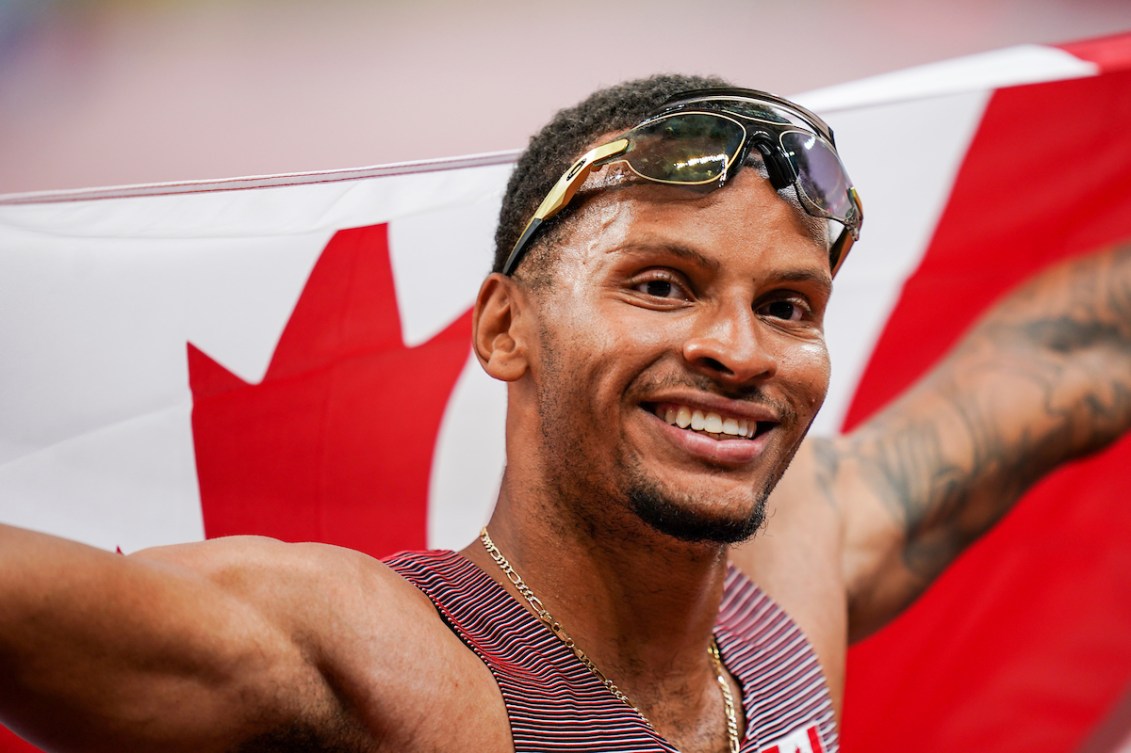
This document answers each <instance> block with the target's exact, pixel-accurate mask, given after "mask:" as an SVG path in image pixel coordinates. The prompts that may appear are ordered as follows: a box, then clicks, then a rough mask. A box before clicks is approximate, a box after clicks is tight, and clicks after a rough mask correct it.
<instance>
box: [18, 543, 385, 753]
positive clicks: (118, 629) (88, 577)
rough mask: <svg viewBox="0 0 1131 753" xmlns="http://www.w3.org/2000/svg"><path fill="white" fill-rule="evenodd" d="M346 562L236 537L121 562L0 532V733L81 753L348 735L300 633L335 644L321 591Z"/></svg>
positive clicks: (317, 655)
mask: <svg viewBox="0 0 1131 753" xmlns="http://www.w3.org/2000/svg"><path fill="white" fill-rule="evenodd" d="M304 547H305V548H304ZM343 557H344V558H345V560H348V561H352V559H354V558H360V557H361V555H353V554H352V553H351V554H339V553H337V550H333V551H331V550H329V548H325V547H316V546H314V545H303V546H290V545H283V544H280V543H278V542H273V541H268V540H262V539H247V538H243V539H228V540H221V541H218V542H208V543H204V544H197V545H186V546H180V547H170V548H164V549H157V550H150V551H147V552H142V553H139V554H138V555H134V556H130V557H124V556H121V555H115V554H111V553H108V552H104V551H101V550H97V549H93V548H91V547H87V546H84V545H82V544H77V543H74V542H69V541H64V540H61V539H57V538H54V537H51V536H45V535H42V534H37V533H32V532H30V531H23V530H19V529H14V528H8V527H4V526H0V678H3V680H2V681H0V721H2V722H3V723H5V724H7V725H8V726H10V727H12V728H13V729H14V730H16V731H17V732H19V733H20V734H22V735H24V736H26V737H28V738H29V739H31V740H33V741H35V742H37V743H38V744H39V745H41V746H44V747H47V748H48V749H50V750H75V751H84V752H88V751H103V750H104V751H115V752H116V753H120V752H121V751H125V750H155V751H156V750H160V751H178V750H184V751H227V750H237V749H239V745H240V744H246V745H250V746H252V747H251V748H249V749H256V748H255V747H254V746H255V745H256V744H257V743H256V741H257V740H258V741H260V742H262V741H265V740H268V739H273V738H278V739H280V740H281V739H282V738H285V737H287V736H290V737H291V738H292V739H294V740H305V741H306V743H307V748H308V749H311V750H314V749H322V748H321V747H318V746H317V745H316V743H317V742H318V741H319V740H320V739H321V738H325V737H327V736H330V737H333V738H334V742H335V743H338V744H341V743H344V742H346V741H348V740H350V739H358V736H359V735H360V732H359V729H360V728H359V726H358V724H357V723H356V720H354V719H352V718H351V717H350V716H348V715H347V714H346V712H345V711H344V710H343V706H342V704H341V703H340V702H339V700H338V699H337V696H336V694H335V691H334V689H333V688H332V687H331V686H330V684H329V683H328V681H327V672H326V670H327V668H328V667H333V666H334V665H335V661H334V658H333V657H332V656H330V655H329V653H328V652H327V651H325V650H323V648H322V646H321V644H320V643H319V642H318V641H315V640H311V636H310V633H311V632H313V631H309V630H306V629H305V626H306V625H307V623H308V622H309V618H310V617H311V616H313V615H316V614H320V616H319V618H318V619H319V620H321V622H322V625H321V627H323V628H324V630H325V632H326V633H328V634H331V635H332V634H333V633H334V630H333V626H334V622H335V619H334V616H335V613H336V610H337V609H339V608H340V606H341V604H340V602H338V603H335V599H336V598H337V597H340V596H341V595H342V594H341V593H336V592H335V587H334V586H333V584H325V583H322V582H321V579H322V576H323V575H325V574H333V573H335V571H337V570H342V569H343V568H342V567H341V566H340V564H338V563H339V560H341V559H342V558H343ZM327 559H330V560H333V563H332V564H331V565H330V566H327ZM366 559H367V558H366ZM345 569H346V570H353V572H346V573H341V574H342V575H348V576H352V577H351V578H350V580H352V581H353V582H354V583H359V582H361V584H363V583H364V581H365V578H366V576H364V575H359V574H360V573H362V572H363V571H364V570H365V568H364V567H363V566H360V565H356V564H355V565H350V566H347V568H345ZM343 580H346V579H345V578H343ZM346 587H347V588H348V587H351V586H349V585H347V586H346ZM374 588H375V590H377V588H378V587H377V586H374ZM378 593H379V591H378ZM323 602H326V603H323ZM280 736H281V737H280ZM325 742H329V740H326V741H325ZM268 748H269V749H272V750H274V749H277V748H275V747H271V746H267V747H264V748H263V749H268ZM348 749H352V748H349V747H345V746H343V747H338V748H334V750H348Z"/></svg>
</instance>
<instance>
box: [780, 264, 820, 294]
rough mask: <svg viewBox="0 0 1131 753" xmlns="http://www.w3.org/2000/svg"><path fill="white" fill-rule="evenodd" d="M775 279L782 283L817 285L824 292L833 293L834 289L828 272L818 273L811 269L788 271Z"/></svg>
mask: <svg viewBox="0 0 1131 753" xmlns="http://www.w3.org/2000/svg"><path fill="white" fill-rule="evenodd" d="M775 279H777V280H780V281H781V282H804V283H808V284H810V285H816V286H818V287H820V288H821V290H822V291H823V292H825V293H826V294H827V293H831V292H832V289H833V278H832V277H831V276H830V275H829V274H828V272H823V271H822V272H816V271H814V270H811V269H788V270H786V271H784V272H781V273H779V274H777V275H775Z"/></svg>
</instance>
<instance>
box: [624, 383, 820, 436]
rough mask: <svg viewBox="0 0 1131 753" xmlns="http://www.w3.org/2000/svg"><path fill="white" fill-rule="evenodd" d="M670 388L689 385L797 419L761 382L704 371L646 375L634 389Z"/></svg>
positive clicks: (788, 421)
mask: <svg viewBox="0 0 1131 753" xmlns="http://www.w3.org/2000/svg"><path fill="white" fill-rule="evenodd" d="M673 389H677V390H678V389H690V390H694V391H697V392H703V393H706V394H709V395H715V396H718V397H722V398H726V399H727V400H735V401H739V402H744V403H750V404H752V405H757V406H760V407H763V408H769V409H770V410H772V411H773V412H774V414H775V415H776V416H778V418H779V420H780V422H781V423H782V424H793V423H796V422H797V420H798V419H797V411H796V410H794V408H793V406H791V405H790V404H789V403H787V402H784V401H782V400H776V399H774V398H772V397H770V396H769V395H767V394H766V391H765V389H763V388H762V386H761V385H757V384H749V385H738V386H736V385H733V384H725V383H722V382H720V381H718V380H717V379H712V378H711V377H709V376H707V375H706V374H669V375H649V376H646V377H641V379H640V380H639V381H637V383H636V386H635V389H634V392H639V393H640V394H642V395H653V394H655V393H656V392H661V391H665V390H673Z"/></svg>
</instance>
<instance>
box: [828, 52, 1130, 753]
mask: <svg viewBox="0 0 1131 753" xmlns="http://www.w3.org/2000/svg"><path fill="white" fill-rule="evenodd" d="M1129 121H1131V71H1125V72H1120V73H1117V74H1110V75H1104V76H1099V77H1090V78H1082V79H1074V80H1070V81H1062V82H1055V83H1048V84H1040V85H1034V86H1025V87H1016V88H1012V89H1006V90H1002V91H1000V92H998V93H996V94H995V95H994V97H993V98H992V100H991V102H990V105H989V107H988V109H987V112H986V114H985V117H984V119H983V122H982V124H981V127H980V129H979V131H978V133H977V135H976V137H975V139H974V140H973V142H972V144H971V147H970V150H969V152H968V154H967V156H966V159H965V161H964V162H963V165H962V167H961V170H960V171H959V174H958V177H957V180H956V184H955V188H954V191H953V195H952V197H951V200H950V203H949V205H948V206H947V208H946V210H945V212H944V214H943V216H942V218H941V219H940V223H939V227H938V228H937V230H936V232H935V235H934V238H933V239H932V242H931V245H930V247H929V250H928V253H927V254H926V256H925V260H924V262H923V264H922V266H921V268H920V269H919V270H918V271H917V273H916V274H915V275H914V276H913V277H912V279H911V280H910V281H909V282H908V284H907V286H906V288H905V290H904V291H903V297H902V299H901V300H900V302H899V305H898V307H897V308H896V310H895V312H894V314H893V316H892V318H891V320H890V322H889V323H888V326H887V329H886V330H885V332H884V334H883V336H882V337H881V339H880V341H879V343H878V345H877V348H876V351H875V353H874V355H873V358H872V360H871V362H870V364H869V367H868V369H867V371H866V373H865V376H864V379H863V381H862V383H861V385H860V388H859V391H858V394H857V395H856V399H855V402H854V404H853V406H852V409H851V411H850V412H849V415H848V419H847V423H848V424H849V425H853V424H856V423H858V422H859V421H861V420H862V419H863V418H865V417H866V416H867V415H869V414H870V413H872V412H873V411H874V410H876V409H877V408H878V407H880V406H881V405H882V404H883V403H885V402H886V401H888V400H889V399H890V398H891V397H893V396H894V395H895V394H896V393H897V392H899V391H900V390H902V389H903V388H904V387H906V386H907V385H908V384H910V382H911V381H912V380H914V379H915V378H916V377H917V376H918V375H920V374H921V373H922V372H923V371H924V370H925V369H926V368H928V367H929V365H930V364H931V363H932V362H933V361H934V360H935V359H937V358H938V357H939V355H940V354H941V353H943V351H944V350H945V349H946V348H947V347H948V346H949V345H950V344H951V343H952V342H953V341H954V340H955V339H956V338H957V337H958V336H959V335H960V333H961V332H962V331H963V330H964V329H965V328H966V327H967V326H968V325H969V324H970V323H971V322H972V320H973V319H974V318H975V317H976V316H977V315H978V314H979V313H980V312H981V311H982V310H983V309H985V307H986V306H987V305H988V304H989V303H990V302H991V301H992V300H993V299H994V298H996V297H997V296H998V295H1000V294H1001V293H1002V292H1003V291H1005V290H1006V289H1007V288H1009V287H1010V286H1012V285H1013V284H1014V283H1016V282H1017V281H1019V280H1021V279H1022V278H1024V277H1027V276H1028V275H1030V274H1032V273H1034V272H1035V271H1037V270H1038V269H1040V268H1041V267H1043V266H1045V265H1047V264H1049V263H1051V262H1053V261H1055V260H1057V259H1061V258H1065V257H1070V256H1073V255H1077V254H1080V253H1082V252H1085V251H1088V250H1090V249H1093V248H1096V247H1098V246H1101V245H1104V244H1108V243H1111V242H1113V241H1116V240H1119V239H1124V238H1127V237H1131V139H1129V138H1127V135H1126V124H1127V123H1128V122H1129ZM864 252H865V251H861V253H864ZM1128 468H1131V440H1128V441H1124V442H1122V443H1121V444H1119V445H1118V446H1116V447H1114V448H1112V449H1110V450H1109V451H1107V452H1106V453H1104V454H1103V455H1101V456H1099V457H1097V458H1094V459H1092V460H1089V461H1087V462H1084V463H1079V464H1076V465H1074V466H1073V467H1071V468H1069V469H1066V470H1063V471H1061V472H1059V473H1058V474H1056V475H1055V476H1053V477H1052V478H1051V479H1049V480H1047V481H1046V482H1045V483H1043V484H1042V485H1040V486H1039V487H1038V488H1036V489H1034V490H1033V491H1032V492H1031V493H1030V494H1029V495H1028V496H1027V498H1026V500H1025V501H1024V503H1023V504H1022V505H1021V506H1020V507H1019V508H1018V509H1017V510H1015V511H1014V512H1013V513H1012V514H1011V515H1010V516H1009V517H1008V518H1007V519H1006V520H1005V521H1004V522H1003V523H1002V524H1000V525H999V527H998V528H997V529H996V530H995V531H993V532H992V533H991V534H990V535H989V536H988V537H987V538H986V539H985V540H983V541H982V542H981V543H979V544H978V545H976V546H975V547H974V548H972V549H971V550H970V552H968V553H967V554H966V555H965V556H964V557H963V558H962V559H961V560H960V561H959V562H958V563H957V564H956V565H955V566H954V567H953V568H952V569H951V570H950V571H949V572H948V573H946V574H945V575H944V576H943V577H942V578H941V579H940V580H939V582H938V583H936V585H935V586H934V587H933V588H932V590H931V591H930V593H928V594H927V596H925V597H924V598H923V599H922V600H920V601H919V602H918V603H917V604H915V605H914V606H913V607H912V608H911V609H910V610H909V611H908V612H907V613H906V614H904V615H903V617H901V618H900V619H899V620H897V621H896V622H895V623H894V624H892V625H891V626H889V627H888V628H887V629H885V630H884V631H882V632H881V633H879V634H877V635H876V636H873V637H872V638H871V639H869V640H867V641H865V642H864V643H862V644H860V645H859V646H856V647H854V648H853V649H852V651H851V652H850V654H849V671H848V678H849V681H848V690H847V699H846V710H845V721H844V749H845V750H846V751H848V752H849V753H851V752H852V751H860V752H861V753H863V752H864V751H878V750H909V749H913V750H916V751H920V753H932V752H934V751H938V752H939V753H942V752H943V751H947V752H948V753H949V751H953V750H974V749H977V750H993V751H995V752H996V753H1010V752H1016V753H1042V752H1047V753H1064V752H1065V751H1071V750H1073V749H1075V748H1076V747H1078V746H1079V745H1080V743H1081V742H1082V741H1083V740H1084V739H1086V738H1087V737H1088V736H1089V733H1090V731H1091V730H1092V729H1093V727H1095V725H1097V724H1098V723H1099V721H1100V719H1101V718H1102V717H1103V715H1104V714H1105V713H1107V712H1108V710H1109V709H1110V707H1111V706H1112V705H1113V704H1114V703H1116V701H1117V700H1118V699H1119V698H1120V697H1121V696H1122V695H1123V693H1124V692H1125V691H1126V689H1127V687H1128V686H1129V684H1131V630H1129V629H1128V627H1127V626H1128V625H1131V599H1128V598H1127V595H1128V591H1127V583H1128V581H1127V577H1128V576H1127V574H1128V573H1131V548H1129V547H1127V545H1126V541H1125V540H1126V537H1127V532H1128V531H1131V506H1128V505H1127V504H1125V502H1126V497H1127V492H1126V489H1127V485H1128Z"/></svg>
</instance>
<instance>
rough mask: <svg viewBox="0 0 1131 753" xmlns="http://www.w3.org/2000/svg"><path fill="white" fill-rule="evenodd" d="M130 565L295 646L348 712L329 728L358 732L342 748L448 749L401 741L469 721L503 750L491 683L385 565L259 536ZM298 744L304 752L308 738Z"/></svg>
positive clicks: (169, 551) (164, 553) (159, 552)
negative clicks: (221, 604)
mask: <svg viewBox="0 0 1131 753" xmlns="http://www.w3.org/2000/svg"><path fill="white" fill-rule="evenodd" d="M132 556H135V557H139V558H145V559H148V560H151V561H156V562H159V563H167V564H168V566H170V567H181V568H189V569H191V570H193V571H195V572H197V573H199V574H200V576H201V577H202V578H206V579H208V580H209V581H211V582H213V583H215V584H217V585H219V586H220V587H221V588H223V589H224V590H226V591H229V592H230V593H232V594H234V595H235V596H236V597H237V598H241V599H246V600H247V601H248V602H249V603H251V604H252V605H253V606H254V607H255V608H256V609H257V610H259V611H260V612H262V613H263V614H264V615H265V616H266V617H267V619H268V620H269V621H270V622H272V623H274V624H276V625H278V626H280V627H281V628H282V630H283V631H284V632H285V633H287V634H289V635H291V636H293V637H294V640H295V641H296V643H298V644H299V648H300V650H301V652H302V653H303V654H305V655H306V656H307V657H308V659H309V660H310V661H311V663H312V664H313V665H315V666H316V667H318V669H319V671H320V672H321V674H322V675H323V676H324V677H325V679H326V682H327V684H328V685H329V686H330V688H331V689H332V690H333V692H334V694H335V695H336V696H337V698H338V701H339V703H340V704H341V706H342V708H343V709H345V710H346V711H347V714H348V718H347V717H338V718H337V720H336V721H334V724H336V725H338V726H339V731H340V732H341V733H342V734H343V735H346V733H349V731H350V730H351V729H352V730H353V732H352V733H350V734H348V735H347V736H349V737H352V738H354V739H356V740H360V741H363V742H362V743H360V744H358V745H357V747H358V748H359V749H366V750H370V749H373V750H393V749H397V750H430V749H432V747H431V746H432V744H433V742H435V743H436V745H437V746H439V745H440V743H441V742H443V743H445V744H446V743H450V739H446V738H445V739H444V740H442V741H441V740H439V739H438V740H436V741H431V740H429V739H428V737H429V735H430V734H431V733H429V735H423V736H419V737H418V738H414V739H411V740H410V739H405V738H404V735H405V734H406V733H407V732H412V731H415V732H412V733H413V734H414V735H416V734H417V733H419V730H420V728H421V726H422V725H424V726H426V725H427V724H428V719H429V718H431V719H435V718H437V717H436V715H437V714H442V717H443V718H446V719H460V720H462V721H461V726H463V727H465V728H466V729H467V731H468V734H469V735H470V736H471V737H472V738H474V739H477V740H482V741H484V744H485V745H489V747H488V748H484V749H491V748H496V749H497V747H498V744H499V743H500V741H501V742H506V741H507V740H508V738H507V736H506V735H505V733H506V730H507V727H506V717H505V712H503V709H502V704H501V698H499V696H498V689H497V686H496V685H495V683H494V680H493V679H492V678H491V675H490V672H489V671H488V670H487V668H486V667H485V666H484V665H483V664H482V662H481V661H479V660H478V658H477V657H476V656H475V655H474V654H473V653H472V652H471V651H470V650H469V649H467V648H466V646H465V645H464V644H463V643H462V642H461V641H460V640H459V638H458V637H457V636H456V635H455V634H454V633H453V632H452V631H451V630H450V629H449V628H448V626H447V624H446V623H444V622H443V620H442V619H441V618H440V616H439V614H438V612H437V611H436V609H435V607H434V605H433V604H432V603H431V601H430V600H429V599H428V598H427V597H426V596H425V595H424V594H423V593H421V592H420V591H419V590H418V589H417V588H415V587H414V586H413V585H412V584H410V583H409V582H407V581H406V580H404V579H403V578H402V577H401V576H400V575H398V574H397V573H396V572H395V571H393V570H392V569H390V568H389V567H388V566H387V565H386V564H384V563H383V562H381V561H380V560H377V559H375V558H373V557H370V556H368V555H365V554H362V553H360V552H357V551H353V550H350V549H345V548H341V547H336V546H331V545H327V544H316V543H297V544H292V543H284V542H280V541H277V540H274V539H268V538H262V537H252V536H239V537H226V538H221V539H214V540H210V541H207V542H201V543H194V544H185V545H177V546H172V547H162V548H158V549H150V550H145V551H142V552H138V553H137V554H136V555H132ZM457 689H458V692H457ZM493 702H494V703H493ZM492 709H495V713H492V711H491V710H492ZM499 714H501V716H500V717H499V718H496V716H498V715H499ZM500 722H501V724H500ZM292 732H293V731H288V730H286V729H283V730H280V732H279V734H283V735H284V736H286V735H291V734H292ZM500 732H501V733H503V737H502V738H500V740H499V741H496V740H495V738H496V737H498V736H499V733H500ZM294 734H296V735H297V737H295V739H296V740H300V739H303V735H307V736H309V735H310V734H313V733H309V732H308V731H305V730H298V731H297V732H295V733H294ZM437 734H439V733H437ZM272 739H273V738H272ZM280 739H282V738H280ZM287 739H289V738H287ZM487 741H491V742H490V743H489V744H488V742H487ZM272 745H274V743H272ZM272 749H274V748H272ZM343 749H352V748H349V747H346V748H343Z"/></svg>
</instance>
